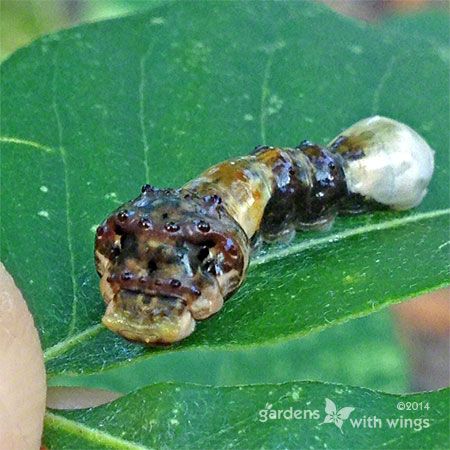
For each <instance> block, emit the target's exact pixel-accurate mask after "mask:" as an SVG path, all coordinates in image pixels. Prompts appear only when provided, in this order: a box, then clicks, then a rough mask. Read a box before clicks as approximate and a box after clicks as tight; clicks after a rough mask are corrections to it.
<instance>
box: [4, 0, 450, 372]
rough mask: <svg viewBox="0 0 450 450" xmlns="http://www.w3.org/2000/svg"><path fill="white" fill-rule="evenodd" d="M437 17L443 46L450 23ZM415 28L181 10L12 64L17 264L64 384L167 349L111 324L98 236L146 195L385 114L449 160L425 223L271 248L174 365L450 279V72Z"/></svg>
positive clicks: (300, 13) (11, 173) (8, 120)
mask: <svg viewBox="0 0 450 450" xmlns="http://www.w3.org/2000/svg"><path fill="white" fill-rule="evenodd" d="M426 22H427V23H429V24H430V28H431V29H433V30H434V32H433V34H434V33H436V40H438V39H439V41H438V42H441V41H440V39H441V37H440V36H437V35H438V34H439V33H441V34H442V35H445V34H446V33H447V32H448V30H447V20H446V18H445V17H439V16H438V15H429V16H428V17H427V20H426ZM400 24H401V26H400V25H399V26H396V25H395V22H393V23H390V24H387V25H380V26H378V27H368V26H364V25H361V24H359V23H357V22H355V21H352V20H348V19H345V18H342V17H339V16H337V15H336V14H334V13H332V12H330V11H328V10H327V9H325V8H324V7H319V6H316V5H315V4H313V3H303V2H302V3H299V2H284V3H276V2H263V3H260V2H208V3H206V2H180V3H175V2H173V3H172V2H171V3H167V4H166V5H164V6H162V7H159V8H155V9H153V10H151V11H150V12H148V13H146V14H140V15H136V16H131V17H126V18H121V19H118V20H111V21H105V22H101V23H95V24H89V25H85V26H80V27H77V28H74V29H71V30H66V31H62V32H59V33H57V34H54V35H50V36H48V37H45V38H42V39H39V40H37V41H36V42H35V43H33V44H32V45H30V46H29V47H28V48H25V49H22V50H19V51H18V52H16V53H15V54H14V55H13V56H12V57H11V58H9V59H8V60H7V61H6V62H5V63H4V64H3V65H2V73H1V77H2V78H1V82H2V98H1V101H2V104H1V107H2V122H1V134H2V137H1V143H2V161H1V165H2V167H1V169H2V180H1V183H2V239H1V246H2V247H1V251H2V260H3V261H4V263H5V265H6V267H7V269H8V270H9V271H10V272H11V274H12V275H13V276H14V278H15V280H16V283H17V285H18V286H19V287H20V288H21V290H22V292H23V293H24V295H25V297H26V299H27V301H28V303H29V305H30V309H31V311H32V312H33V314H34V317H35V321H36V324H37V326H38V328H39V330H40V333H41V338H42V343H43V346H44V349H45V356H46V360H47V368H48V371H49V374H50V376H51V375H57V374H61V373H66V372H68V373H89V372H96V371H99V370H101V369H104V368H108V367H114V366H117V365H118V364H129V362H130V361H133V360H136V359H137V358H150V357H152V356H154V355H157V354H158V353H160V351H155V350H148V349H144V348H142V347H140V346H137V345H133V344H130V343H127V342H125V341H123V340H122V339H120V338H119V337H117V336H114V335H113V334H111V333H110V332H109V331H106V330H104V329H103V328H102V327H101V326H100V325H99V321H100V318H101V315H102V311H103V309H104V306H103V302H102V300H101V298H100V295H99V292H98V287H97V283H98V280H97V275H96V273H95V270H94V267H93V257H92V246H93V237H94V232H93V230H94V229H95V227H96V225H97V224H98V223H99V222H100V221H101V220H102V219H103V218H104V216H105V215H107V214H108V213H109V212H110V211H111V210H112V209H114V208H116V206H117V204H118V203H120V202H122V201H124V200H127V199H129V198H132V197H134V196H135V195H136V194H137V193H138V191H139V186H140V185H141V184H143V183H144V182H145V181H148V182H151V183H152V184H156V185H159V186H179V185H181V184H183V183H184V182H185V181H187V180H188V179H189V178H191V177H194V176H196V175H197V174H199V173H200V172H201V171H202V170H203V169H205V168H206V167H208V166H209V165H211V164H213V163H215V162H218V161H220V160H223V159H226V158H229V157H232V156H237V155H242V154H246V153H248V152H249V150H251V149H252V148H253V147H254V146H255V145H256V144H262V143H268V144H269V143H273V144H277V145H293V144H296V143H298V141H299V140H301V139H304V138H308V139H311V140H315V141H317V142H319V143H325V142H327V141H328V140H329V139H330V138H332V137H333V136H334V135H336V134H338V133H339V131H340V130H341V129H342V128H344V127H346V126H349V125H350V124H352V123H353V122H355V121H357V120H359V119H360V118H362V117H366V116H369V115H371V114H375V113H380V114H383V115H387V116H391V117H393V118H395V119H397V120H400V121H403V122H406V123H408V124H409V125H411V126H412V127H414V128H415V129H417V130H418V131H419V132H420V133H422V134H423V135H424V136H425V138H426V139H428V140H429V142H430V144H431V146H432V147H433V148H435V149H436V173H435V175H434V178H433V181H432V185H431V189H430V193H429V195H428V196H427V198H426V199H425V201H424V202H423V204H422V205H421V206H420V208H418V209H416V210H414V211H411V212H407V213H395V212H386V213H378V214H372V215H367V216H361V217H352V218H349V217H347V218H340V219H339V220H338V221H337V223H336V225H335V227H334V228H333V230H331V231H330V232H328V233H325V234H318V233H304V234H299V235H298V236H297V239H296V240H295V242H294V243H293V244H292V245H290V246H289V247H280V246H279V247H274V248H271V249H268V250H266V252H265V253H263V254H262V255H261V256H260V257H259V258H258V259H256V260H254V261H253V263H252V266H251V270H250V273H249V276H248V280H247V282H246V284H245V286H244V287H243V288H242V289H241V290H240V291H239V293H238V294H237V295H236V296H234V297H233V298H232V299H231V300H230V301H229V302H227V304H226V305H225V307H224V309H223V310H222V311H221V313H220V314H218V315H216V316H215V317H213V318H212V319H209V320H208V321H205V322H203V323H201V324H199V326H198V330H197V331H196V333H194V335H192V336H191V337H190V338H189V339H187V340H186V341H184V342H183V343H181V344H179V345H178V346H174V347H172V348H170V349H168V350H164V352H166V353H167V352H170V351H177V350H180V349H188V348H197V347H204V348H220V349H231V348H239V347H249V346H255V345H260V344H265V343H267V342H276V341H282V340H287V339H291V338H294V337H298V336H301V335H304V334H306V333H309V332H311V331H315V330H319V329H321V328H324V327H327V326H330V325H331V324H335V323H339V322H343V321H345V320H348V319H350V318H352V317H357V316H361V315H366V314H369V313H370V312H373V311H375V310H378V309H380V308H382V307H383V306H386V305H388V304H390V303H393V302H398V301H400V300H401V299H405V298H409V297H411V296H413V295H418V294H420V293H422V292H426V291H429V290H431V289H435V288H437V287H440V286H444V285H446V284H447V283H448V264H449V261H448V253H447V251H448V247H447V244H448V225H449V209H448V207H449V198H448V189H447V188H448V183H447V181H448V139H447V138H448V136H447V134H446V133H445V132H444V131H443V130H446V129H447V125H448V124H447V121H446V119H447V116H446V114H445V112H446V111H448V105H449V98H448V97H449V93H448V83H447V80H448V59H446V57H445V55H446V54H445V52H444V51H443V49H444V44H442V45H441V44H436V41H435V40H433V39H432V38H431V37H430V33H431V32H428V33H427V34H426V35H425V36H424V37H423V38H417V37H416V35H417V34H419V33H420V31H421V29H420V28H419V27H417V28H418V29H417V30H415V33H413V31H414V30H411V29H412V28H415V27H412V26H409V27H408V32H407V33H406V32H405V33H403V32H402V31H401V30H402V27H403V22H400Z"/></svg>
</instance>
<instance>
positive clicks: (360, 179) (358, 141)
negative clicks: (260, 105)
mask: <svg viewBox="0 0 450 450" xmlns="http://www.w3.org/2000/svg"><path fill="white" fill-rule="evenodd" d="M433 156H434V152H433V150H432V149H431V148H430V147H429V146H428V144H427V143H426V142H425V141H424V140H423V139H422V138H421V137H420V136H419V135H418V134H417V133H416V132H415V131H414V130H412V129H411V128H409V127H408V126H406V125H404V124H402V123H400V122H396V121H394V120H391V119H387V118H384V117H378V116H375V117H371V118H368V119H364V120H361V121H360V122H358V123H356V124H355V125H353V126H352V127H350V128H349V129H347V130H345V131H344V132H342V133H341V134H340V135H339V136H338V137H337V138H336V139H334V140H333V141H332V142H331V143H330V144H329V145H328V146H327V147H321V146H319V145H315V144H312V143H310V142H308V141H303V142H302V143H301V144H300V145H299V146H297V147H296V148H277V147H267V146H261V147H257V148H255V150H254V152H253V153H252V154H251V155H249V156H245V157H242V158H237V159H234V160H230V161H225V162H223V163H220V164H217V165H215V166H213V167H211V168H210V169H208V170H207V171H206V172H204V173H203V174H201V175H200V176H199V177H198V178H196V179H194V180H192V181H190V182H188V183H187V184H186V185H185V186H183V187H182V188H180V189H157V188H154V187H152V186H150V185H145V186H143V187H142V193H141V195H139V196H138V197H137V198H136V199H134V200H132V201H129V202H127V203H125V204H123V205H122V206H121V207H120V208H119V209H118V210H116V211H115V212H114V213H113V214H111V215H110V216H109V217H108V218H107V219H106V220H105V221H104V222H103V223H102V224H101V225H100V226H99V227H98V229H97V235H96V241H95V258H96V267H97V271H98V273H99V275H100V277H101V280H100V290H101V293H102V295H103V298H104V300H105V302H106V304H107V308H106V312H105V315H104V317H103V323H104V325H105V326H106V327H108V328H109V329H110V330H112V331H114V332H116V333H118V334H120V335H122V336H123V337H125V338H126V339H129V340H132V341H137V342H141V343H143V344H146V345H160V344H170V343H173V342H176V341H179V340H181V339H183V338H185V337H186V336H188V335H190V334H191V333H192V332H193V331H194V328H195V321H196V320H203V319H206V318H208V317H210V316H211V315H212V314H214V313H216V312H217V311H219V310H220V308H221V307H222V305H223V302H224V300H226V299H227V298H229V297H230V296H231V295H232V294H233V293H234V292H236V290H237V289H238V288H239V286H240V285H241V284H242V283H243V281H244V279H245V274H246V270H247V267H248V263H249V258H250V253H251V249H252V246H253V245H254V244H255V242H256V241H257V238H259V239H261V238H262V239H263V240H264V241H277V240H278V241H279V240H283V241H286V242H288V241H289V240H290V239H291V238H292V237H293V236H294V235H295V232H296V230H309V229H323V228H328V227H330V226H331V225H332V223H333V221H334V219H335V217H336V215H337V214H339V213H360V212H364V211H369V210H373V209H377V208H380V207H390V208H392V209H397V210H403V209H409V208H412V207H414V206H417V205H418V204H419V203H420V202H421V200H422V198H423V197H424V196H425V194H426V192H427V186H428V183H429V181H430V179H431V176H432V173H433V166H434V162H433Z"/></svg>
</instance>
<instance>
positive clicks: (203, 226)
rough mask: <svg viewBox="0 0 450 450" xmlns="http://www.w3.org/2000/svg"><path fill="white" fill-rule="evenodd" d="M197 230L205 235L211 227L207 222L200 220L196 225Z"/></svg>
mask: <svg viewBox="0 0 450 450" xmlns="http://www.w3.org/2000/svg"><path fill="white" fill-rule="evenodd" d="M197 228H198V229H199V230H200V231H201V232H202V233H207V232H208V231H209V230H210V229H211V226H210V225H209V223H208V222H205V221H204V220H200V222H198V224H197Z"/></svg>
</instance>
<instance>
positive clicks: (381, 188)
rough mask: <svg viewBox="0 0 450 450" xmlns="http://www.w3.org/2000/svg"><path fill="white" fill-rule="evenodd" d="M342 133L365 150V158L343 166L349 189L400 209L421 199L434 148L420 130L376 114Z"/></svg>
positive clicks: (414, 204)
mask: <svg viewBox="0 0 450 450" xmlns="http://www.w3.org/2000/svg"><path fill="white" fill-rule="evenodd" d="M340 135H341V136H347V137H349V138H350V139H355V140H357V141H358V143H359V144H360V148H361V150H363V151H364V156H363V157H362V158H359V159H356V160H347V161H346V163H345V165H344V172H345V176H346V181H347V187H348V189H349V191H350V192H353V193H357V194H361V195H363V196H365V197H367V198H370V199H373V200H375V201H377V202H379V203H382V204H384V205H389V206H390V207H391V208H392V209H397V210H403V209H409V208H413V207H414V206H417V205H418V204H419V203H420V202H421V201H422V199H423V197H424V196H425V194H426V193H427V187H428V184H429V182H430V179H431V176H432V174H433V169H434V151H433V150H432V149H431V147H430V146H429V145H428V144H427V142H426V141H425V140H424V139H423V138H422V137H421V136H420V135H419V134H418V133H416V132H415V131H414V130H413V129H411V128H410V127H408V126H407V125H405V124H403V123H400V122H397V121H395V120H392V119H388V118H386V117H380V116H374V117H369V118H367V119H363V120H360V121H359V122H357V123H356V124H354V125H352V126H351V127H350V128H348V129H347V130H345V131H344V132H343V133H341V134H340Z"/></svg>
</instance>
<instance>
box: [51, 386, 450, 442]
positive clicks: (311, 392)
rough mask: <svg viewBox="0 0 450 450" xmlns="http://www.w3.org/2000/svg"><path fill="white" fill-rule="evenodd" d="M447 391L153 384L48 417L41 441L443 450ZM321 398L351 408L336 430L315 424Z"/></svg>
mask: <svg viewBox="0 0 450 450" xmlns="http://www.w3.org/2000/svg"><path fill="white" fill-rule="evenodd" d="M448 394H449V389H445V390H441V391H437V392H433V393H426V394H412V395H390V394H383V393H380V392H376V391H370V390H368V389H363V388H349V387H345V386H341V385H333V384H325V383H313V382H298V383H285V384H274V385H253V386H240V387H207V386H198V385H189V384H156V385H152V386H149V387H147V388H145V389H142V390H140V391H137V392H136V393H134V394H130V395H128V396H126V397H123V398H121V399H119V400H117V401H115V402H113V403H110V404H108V405H106V406H101V407H98V408H93V409H89V410H79V411H70V412H69V411H65V412H60V411H58V412H57V411H54V412H49V413H48V414H47V417H46V420H45V425H46V427H45V436H44V442H45V444H46V445H48V446H49V448H50V449H52V448H55V449H56V448H58V449H62V448H83V449H88V448H89V449H91V448H95V449H101V448H108V449H116V448H117V449H143V448H171V449H184V448H193V449H196V448H217V449H219V448H220V449H222V448H238V449H241V448H242V449H256V448H280V447H282V448H364V449H379V448H382V447H386V448H389V449H405V448H427V449H439V448H446V447H448V425H449V420H448V414H449V404H448V401H447V399H448ZM325 399H330V400H331V401H332V402H333V403H334V404H335V405H336V407H337V411H339V410H341V409H342V408H344V407H353V408H354V410H353V411H352V412H351V413H350V416H349V418H348V419H347V420H344V423H343V425H342V433H341V432H340V431H339V429H338V428H337V427H336V426H335V424H334V423H323V424H322V422H324V421H325V417H326V413H325ZM403 407H404V408H405V409H402V408H403ZM413 408H414V409H413ZM262 410H266V412H260V411H262ZM269 411H272V412H269ZM278 411H281V412H278ZM295 411H301V412H297V413H296V412H295ZM295 414H296V416H295ZM278 416H279V417H281V418H279V419H275V418H271V417H278ZM300 416H301V417H302V418H295V417H300ZM374 416H376V418H377V420H374V419H373V417H374ZM265 417H267V420H265ZM289 417H291V418H289ZM364 418H365V419H366V421H365V422H364V421H363V420H364ZM371 418H372V420H370V419H371ZM357 423H359V427H358V426H357ZM364 423H366V425H365V426H364ZM369 423H372V427H370V426H369V425H367V424H369ZM373 424H375V427H374V426H373ZM389 424H391V425H389ZM394 424H395V425H394Z"/></svg>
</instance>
